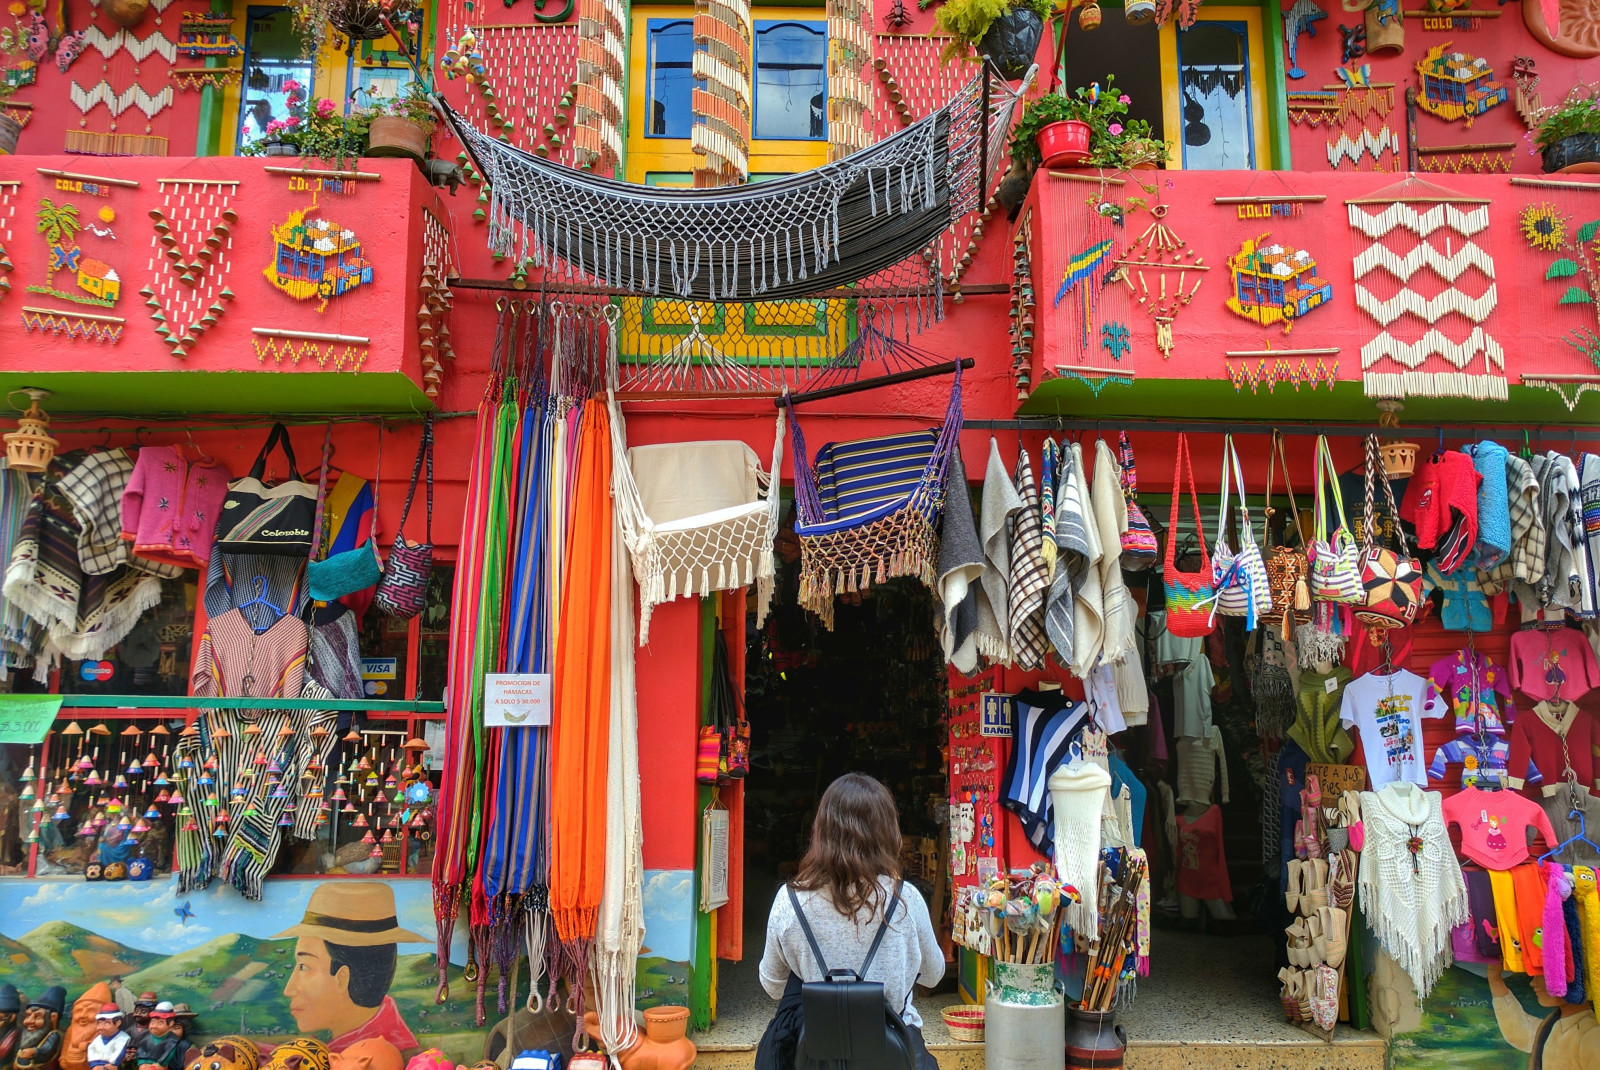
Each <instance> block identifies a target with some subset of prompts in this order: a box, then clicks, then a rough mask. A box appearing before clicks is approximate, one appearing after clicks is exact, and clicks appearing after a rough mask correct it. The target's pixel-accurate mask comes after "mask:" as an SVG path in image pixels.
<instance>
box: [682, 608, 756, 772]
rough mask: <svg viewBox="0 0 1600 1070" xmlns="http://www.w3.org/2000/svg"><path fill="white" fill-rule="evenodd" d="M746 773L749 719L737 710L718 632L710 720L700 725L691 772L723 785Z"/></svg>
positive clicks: (724, 645)
mask: <svg viewBox="0 0 1600 1070" xmlns="http://www.w3.org/2000/svg"><path fill="white" fill-rule="evenodd" d="M749 772H750V722H748V721H746V720H745V719H744V713H743V712H742V711H741V710H740V709H739V700H738V695H737V693H736V692H735V690H734V686H733V673H732V670H731V669H730V667H729V663H728V644H727V640H726V639H724V638H723V635H722V633H721V632H718V633H717V639H716V648H715V650H714V651H713V653H712V660H711V723H710V724H708V725H701V727H700V739H699V748H698V750H697V751H696V753H695V770H694V775H695V779H696V780H697V781H699V782H700V783H702V784H726V783H728V782H729V781H731V780H741V779H743V778H744V777H745V776H747V775H748V774H749Z"/></svg>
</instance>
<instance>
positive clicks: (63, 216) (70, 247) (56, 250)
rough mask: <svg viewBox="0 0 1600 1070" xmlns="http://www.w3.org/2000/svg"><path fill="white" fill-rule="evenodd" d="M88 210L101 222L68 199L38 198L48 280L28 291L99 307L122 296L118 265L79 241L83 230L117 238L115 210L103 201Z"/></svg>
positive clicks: (37, 215) (36, 217)
mask: <svg viewBox="0 0 1600 1070" xmlns="http://www.w3.org/2000/svg"><path fill="white" fill-rule="evenodd" d="M101 182H102V184H103V183H104V180H101ZM134 185H137V183H134ZM89 214H90V215H92V216H93V217H94V219H96V220H98V221H99V222H98V223H91V222H90V221H89V220H88V219H85V218H84V215H83V214H82V213H80V212H79V210H78V206H77V205H75V204H72V203H70V202H68V201H53V200H51V199H50V198H48V197H41V198H40V199H39V207H38V209H37V210H36V211H35V213H34V220H35V230H36V231H37V232H38V233H39V235H40V237H42V238H43V239H44V242H45V248H46V250H47V256H46V260H45V281H44V282H43V283H35V284H34V285H31V286H29V287H28V292H29V293H35V294H44V295H45V296H47V297H54V298H57V299H58V300H62V301H72V302H74V303H76V304H80V305H91V306H94V307H97V308H112V307H114V306H115V305H116V303H117V301H118V300H120V299H121V297H122V278H121V276H120V275H119V274H118V273H117V270H116V268H114V267H112V266H111V265H110V264H108V263H106V261H105V260H103V259H101V258H100V257H99V256H95V255H92V254H91V253H90V252H89V251H86V250H85V249H84V248H83V246H82V245H81V244H80V243H79V241H78V237H79V235H80V234H82V233H84V232H89V233H92V234H97V235H98V236H100V237H110V238H111V239H113V240H115V237H116V235H115V234H114V233H112V232H111V227H110V224H111V222H112V221H113V220H115V219H116V212H115V211H114V210H113V209H112V208H111V206H110V205H104V206H102V207H100V208H98V209H95V210H93V211H92V212H91V213H89ZM100 224H104V225H103V226H101V225H100ZM95 252H99V250H95Z"/></svg>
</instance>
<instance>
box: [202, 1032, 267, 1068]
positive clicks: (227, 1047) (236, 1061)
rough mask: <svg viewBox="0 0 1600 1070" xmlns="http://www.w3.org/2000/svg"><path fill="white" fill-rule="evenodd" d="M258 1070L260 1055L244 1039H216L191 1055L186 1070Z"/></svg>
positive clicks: (252, 1045)
mask: <svg viewBox="0 0 1600 1070" xmlns="http://www.w3.org/2000/svg"><path fill="white" fill-rule="evenodd" d="M196 1067H198V1068H199V1070H260V1067H261V1055H260V1053H258V1052H257V1051H256V1046H255V1044H254V1043H253V1042H251V1041H249V1040H247V1039H245V1038H244V1037H237V1036H226V1037H218V1038H217V1039H216V1040H213V1041H212V1042H211V1043H209V1044H207V1045H206V1046H205V1047H204V1048H196V1049H195V1050H194V1052H193V1053H191V1055H190V1058H189V1062H188V1067H187V1070H195V1068H196Z"/></svg>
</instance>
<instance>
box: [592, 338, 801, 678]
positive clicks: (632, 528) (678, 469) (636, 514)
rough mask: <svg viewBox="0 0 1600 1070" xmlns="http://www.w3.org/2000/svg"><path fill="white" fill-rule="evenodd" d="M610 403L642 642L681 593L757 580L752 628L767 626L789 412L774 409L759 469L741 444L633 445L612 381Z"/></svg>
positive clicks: (621, 515) (619, 500) (616, 480)
mask: <svg viewBox="0 0 1600 1070" xmlns="http://www.w3.org/2000/svg"><path fill="white" fill-rule="evenodd" d="M615 366H616V365H615V363H613V365H612V367H613V368H615ZM606 400H607V404H609V405H610V407H611V455H612V463H611V485H612V497H613V499H614V501H615V504H616V510H617V519H618V520H619V521H620V523H621V525H622V538H623V541H624V542H625V543H626V544H627V546H628V554H629V556H630V557H631V558H632V560H633V572H634V578H635V579H637V580H638V583H639V645H640V646H643V645H644V644H645V643H647V642H649V640H650V615H651V614H652V613H653V612H654V611H655V608H656V606H658V605H660V604H661V603H663V602H670V601H672V600H673V599H675V598H678V597H680V596H683V597H693V596H695V595H707V594H710V593H711V592H713V591H726V590H731V589H737V588H741V587H748V586H749V585H750V584H752V583H754V584H755V585H756V623H757V624H760V623H762V622H763V621H765V620H766V617H767V607H768V606H769V605H770V604H771V602H772V579H773V569H774V562H773V557H772V542H773V539H774V538H775V537H776V535H777V532H778V502H779V497H780V491H781V487H782V482H783V431H784V413H783V411H782V410H781V409H780V410H779V412H778V426H777V433H776V434H775V435H774V437H773V442H772V466H771V467H770V468H769V469H767V470H766V471H764V472H763V471H762V470H761V460H760V458H758V457H757V456H756V451H755V450H753V449H751V448H750V447H749V446H747V445H745V444H744V443H743V442H738V441H714V442H670V443H663V444H661V445H656V446H635V447H633V448H632V449H629V448H628V431H627V426H626V425H625V424H624V423H623V419H622V409H621V407H620V406H619V405H618V404H617V398H616V390H615V379H614V378H613V382H612V389H610V390H608V391H607V392H606Z"/></svg>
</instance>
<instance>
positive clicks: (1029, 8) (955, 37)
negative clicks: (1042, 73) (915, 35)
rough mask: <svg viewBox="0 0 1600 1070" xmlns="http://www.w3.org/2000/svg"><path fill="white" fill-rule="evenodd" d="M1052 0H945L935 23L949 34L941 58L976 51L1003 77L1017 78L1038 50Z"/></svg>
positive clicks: (1012, 79)
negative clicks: (986, 58) (948, 39)
mask: <svg viewBox="0 0 1600 1070" xmlns="http://www.w3.org/2000/svg"><path fill="white" fill-rule="evenodd" d="M1051 6H1052V0H946V3H945V4H944V6H942V7H941V8H939V12H938V15H937V16H936V17H935V18H934V25H935V26H936V27H937V28H938V29H939V30H940V31H942V32H943V33H947V34H949V35H950V41H949V43H948V44H946V45H945V46H944V51H943V52H942V53H941V54H940V59H941V60H944V61H945V62H948V61H950V60H952V59H955V58H958V57H965V56H968V55H971V54H973V53H974V52H975V53H976V54H977V55H979V56H987V57H989V61H990V62H991V63H993V64H994V65H995V67H996V69H998V70H999V72H1000V75H1001V77H1003V78H1007V79H1009V80H1011V81H1016V80H1017V79H1018V78H1021V77H1022V76H1023V75H1024V74H1027V73H1028V68H1029V67H1031V66H1033V62H1034V57H1035V56H1036V55H1037V54H1038V52H1039V39H1040V38H1041V37H1042V36H1043V35H1044V20H1045V16H1047V15H1048V14H1049V13H1050V9H1051Z"/></svg>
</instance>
